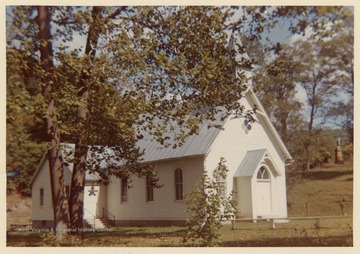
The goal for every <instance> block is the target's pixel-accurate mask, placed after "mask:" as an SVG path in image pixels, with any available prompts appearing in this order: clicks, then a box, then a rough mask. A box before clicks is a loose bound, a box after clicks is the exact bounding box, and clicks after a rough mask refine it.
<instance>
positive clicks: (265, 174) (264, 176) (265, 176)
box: [257, 166, 270, 180]
mask: <svg viewBox="0 0 360 254" xmlns="http://www.w3.org/2000/svg"><path fill="white" fill-rule="evenodd" d="M257 179H258V180H270V174H269V171H268V170H267V169H266V168H265V167H264V166H262V167H261V168H260V169H259V171H258V173H257Z"/></svg>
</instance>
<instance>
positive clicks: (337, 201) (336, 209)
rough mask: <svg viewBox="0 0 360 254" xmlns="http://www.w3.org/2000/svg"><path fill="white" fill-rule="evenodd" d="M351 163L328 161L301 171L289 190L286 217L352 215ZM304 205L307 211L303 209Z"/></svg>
mask: <svg viewBox="0 0 360 254" xmlns="http://www.w3.org/2000/svg"><path fill="white" fill-rule="evenodd" d="M353 182H354V180H353V165H352V164H349V163H345V164H342V165H335V164H330V165H327V166H325V167H323V168H315V169H312V170H310V171H306V172H303V173H302V176H301V178H299V179H297V181H296V182H295V183H294V184H293V186H292V188H290V190H289V192H288V214H289V217H297V216H306V215H308V216H328V215H338V216H340V215H342V214H343V211H342V209H341V203H342V204H343V209H344V213H346V214H347V215H352V214H353ZM306 207H307V210H306Z"/></svg>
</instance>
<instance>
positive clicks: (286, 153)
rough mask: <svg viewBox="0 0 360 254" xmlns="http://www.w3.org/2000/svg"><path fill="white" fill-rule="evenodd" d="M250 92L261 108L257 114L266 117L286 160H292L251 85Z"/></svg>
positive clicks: (266, 121) (266, 122) (267, 123)
mask: <svg viewBox="0 0 360 254" xmlns="http://www.w3.org/2000/svg"><path fill="white" fill-rule="evenodd" d="M248 92H250V95H251V96H252V98H253V100H254V102H255V103H256V106H258V107H259V109H258V110H257V111H256V113H255V114H257V115H260V116H262V117H263V118H264V119H265V124H266V125H267V127H268V128H269V130H270V132H271V133H272V135H273V136H274V138H275V140H276V141H277V143H278V145H279V147H280V149H281V151H282V152H283V156H284V161H285V160H292V159H293V158H292V156H291V154H290V152H289V150H288V149H287V147H286V146H285V143H284V141H283V140H282V139H281V137H280V135H279V133H278V132H277V130H276V128H275V127H274V125H273V124H272V122H271V121H270V119H269V116H268V115H267V113H266V111H265V109H264V107H263V105H262V103H261V102H260V99H259V98H258V97H257V95H256V94H255V93H254V91H253V89H252V88H251V87H250V88H249V90H248Z"/></svg>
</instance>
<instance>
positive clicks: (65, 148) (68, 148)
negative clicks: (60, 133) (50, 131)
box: [29, 143, 99, 186]
mask: <svg viewBox="0 0 360 254" xmlns="http://www.w3.org/2000/svg"><path fill="white" fill-rule="evenodd" d="M74 149H75V145H74V144H64V143H62V144H61V145H60V152H61V155H62V158H63V160H64V164H63V170H69V172H70V173H72V170H73V163H72V162H71V159H72V158H73V151H74ZM47 153H48V151H46V152H45V153H44V154H43V156H42V158H41V160H40V163H39V165H38V167H37V168H36V170H35V173H34V174H33V176H32V177H31V179H30V182H29V185H30V186H31V185H32V184H33V182H34V181H35V179H36V177H37V176H38V174H39V173H40V171H41V169H42V168H43V165H44V164H45V163H46V162H48V158H47ZM97 180H99V176H98V175H97V174H89V172H88V171H87V172H86V174H85V181H90V182H92V181H97Z"/></svg>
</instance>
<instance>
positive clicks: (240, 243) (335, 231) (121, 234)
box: [7, 218, 353, 247]
mask: <svg viewBox="0 0 360 254" xmlns="http://www.w3.org/2000/svg"><path fill="white" fill-rule="evenodd" d="M185 232H186V230H185V228H183V227H121V228H120V227H119V228H113V230H112V231H111V232H94V233H91V232H87V233H84V235H83V239H81V240H80V239H77V240H75V239H70V240H68V241H66V242H64V243H62V246H86V247H188V246H190V244H189V243H183V236H184V234H185ZM352 232H353V225H352V219H351V218H344V219H335V220H323V221H321V224H320V228H319V229H317V228H316V227H315V221H313V220H309V221H291V222H289V223H281V224H277V225H276V229H271V228H270V223H269V222H267V221H261V222H258V223H252V222H238V223H237V224H236V229H235V230H232V229H231V226H230V225H224V226H223V227H222V228H221V231H220V234H221V244H220V246H221V247H235V246H236V247H284V246H287V247H296V246H352V245H353V240H352V239H353V238H352ZM54 245H55V242H54V241H53V238H52V236H51V235H50V233H34V232H26V233H24V232H10V233H9V234H8V238H7V246H28V247H29V246H32V247H37V246H54ZM192 246H198V244H197V243H194V245H192Z"/></svg>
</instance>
